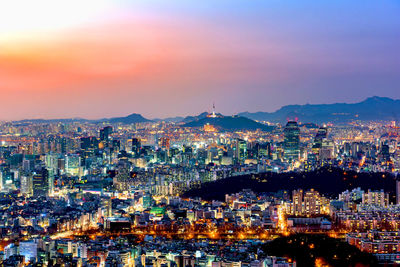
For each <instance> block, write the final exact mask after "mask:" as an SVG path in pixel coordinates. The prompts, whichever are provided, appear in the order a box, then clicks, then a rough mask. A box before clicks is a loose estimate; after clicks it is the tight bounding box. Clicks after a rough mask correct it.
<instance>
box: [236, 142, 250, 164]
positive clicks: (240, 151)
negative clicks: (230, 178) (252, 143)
mask: <svg viewBox="0 0 400 267" xmlns="http://www.w3.org/2000/svg"><path fill="white" fill-rule="evenodd" d="M234 155H235V159H236V162H237V163H239V164H243V163H244V161H245V160H246V157H247V142H246V141H245V140H243V139H239V138H238V139H236V144H235V154H234Z"/></svg>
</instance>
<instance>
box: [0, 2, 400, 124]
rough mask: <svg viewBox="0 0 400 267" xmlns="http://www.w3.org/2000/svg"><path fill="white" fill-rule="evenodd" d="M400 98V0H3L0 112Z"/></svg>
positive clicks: (120, 111)
mask: <svg viewBox="0 0 400 267" xmlns="http://www.w3.org/2000/svg"><path fill="white" fill-rule="evenodd" d="M372 95H379V96H388V97H392V98H400V2H399V1H398V0H392V1H386V0H382V1H377V0H352V1H348V0H335V1H321V0H314V1H311V0H301V1H299V0H285V1H283V0H197V1H194V0H180V1H178V0H130V1H127V0H119V1H118V0H114V1H112V0H57V1H54V0H9V1H0V99H1V102H0V119H1V120H13V119H23V118H67V117H84V118H102V117H112V116H125V115H128V114H130V113H141V114H143V115H144V116H145V117H148V118H155V117H168V116H176V115H193V114H197V113H200V112H203V111H206V110H210V109H211V107H212V103H213V102H215V104H216V106H217V111H219V112H222V113H224V114H235V113H238V112H242V111H274V110H276V109H277V108H279V107H280V106H282V105H287V104H305V103H333V102H357V101H360V100H363V99H364V98H366V97H369V96H372Z"/></svg>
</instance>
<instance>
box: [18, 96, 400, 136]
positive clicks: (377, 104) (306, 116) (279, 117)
mask: <svg viewBox="0 0 400 267" xmlns="http://www.w3.org/2000/svg"><path fill="white" fill-rule="evenodd" d="M207 115H208V113H207V112H203V113H201V114H199V115H197V116H187V117H171V118H165V119H154V120H150V119H147V118H144V117H143V116H142V115H140V114H136V113H133V114H130V115H128V116H126V117H115V118H104V119H99V120H88V119H83V118H71V119H49V120H45V119H30V120H21V121H18V122H20V123H27V122H31V123H52V122H62V123H72V122H88V123H124V124H132V123H145V122H156V121H166V122H175V123H181V124H183V126H186V127H201V126H202V125H204V124H207V123H210V124H213V123H214V124H218V125H216V126H220V127H222V128H226V129H244V128H243V127H245V128H246V127H248V129H258V128H259V127H261V125H262V126H264V127H262V128H264V129H266V128H265V127H268V126H265V125H263V124H259V123H257V122H255V121H269V122H280V123H284V122H285V121H287V119H295V118H297V119H298V120H299V121H301V122H305V123H306V122H313V123H326V122H333V123H346V122H349V121H353V120H361V121H371V120H394V121H397V120H398V118H399V117H400V100H394V99H391V98H388V97H378V96H373V97H369V98H367V99H365V100H364V101H362V102H359V103H353V104H347V103H334V104H316V105H314V104H312V105H311V104H306V105H287V106H283V107H282V108H280V109H278V110H277V111H275V112H254V113H251V112H242V113H239V114H238V115H237V116H223V115H221V114H217V118H219V119H218V120H215V119H216V118H214V120H210V118H208V117H207ZM245 119H247V120H245Z"/></svg>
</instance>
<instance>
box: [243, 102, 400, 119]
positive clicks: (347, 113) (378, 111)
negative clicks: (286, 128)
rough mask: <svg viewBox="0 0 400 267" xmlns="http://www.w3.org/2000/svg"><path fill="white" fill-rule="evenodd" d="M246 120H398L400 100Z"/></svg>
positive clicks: (296, 109)
mask: <svg viewBox="0 0 400 267" xmlns="http://www.w3.org/2000/svg"><path fill="white" fill-rule="evenodd" d="M238 115H239V116H243V117H246V118H249V119H252V120H257V121H270V122H285V121H286V120H287V119H295V118H297V119H298V120H299V121H302V122H315V123H324V122H335V123H345V122H349V121H352V120H360V121H372V120H395V121H396V120H397V119H398V117H399V116H400V100H394V99H391V98H388V97H378V96H373V97H369V98H367V99H365V100H364V101H362V102H359V103H354V104H346V103H335V104H320V105H310V104H306V105H288V106H284V107H282V108H280V109H278V110H277V111H275V112H271V113H270V112H255V113H250V112H243V113H239V114H238Z"/></svg>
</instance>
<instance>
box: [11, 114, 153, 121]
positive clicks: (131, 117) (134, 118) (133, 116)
mask: <svg viewBox="0 0 400 267" xmlns="http://www.w3.org/2000/svg"><path fill="white" fill-rule="evenodd" d="M16 122H19V123H73V122H87V123H123V124H133V123H144V122H152V120H149V119H146V118H144V117H143V116H142V115H140V114H137V113H132V114H130V115H128V116H126V117H114V118H104V119H99V120H88V119H82V118H71V119H27V120H20V121H16Z"/></svg>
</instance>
